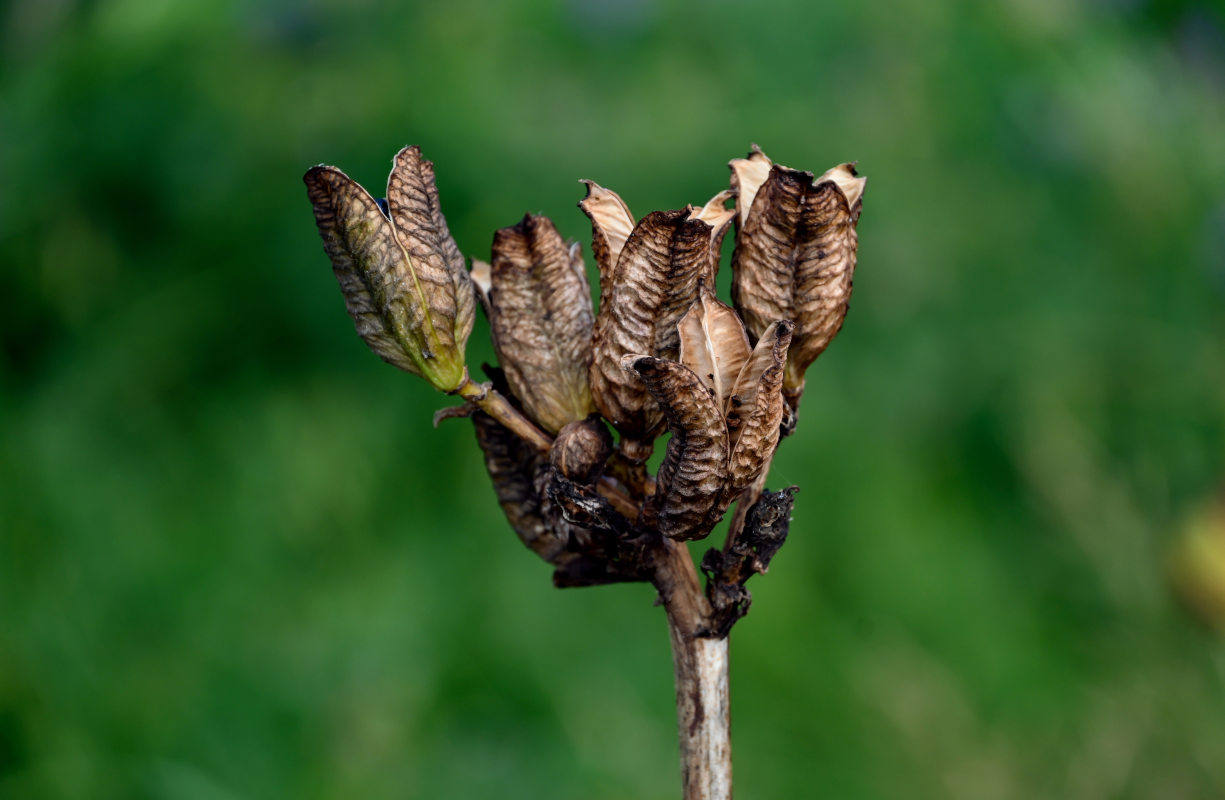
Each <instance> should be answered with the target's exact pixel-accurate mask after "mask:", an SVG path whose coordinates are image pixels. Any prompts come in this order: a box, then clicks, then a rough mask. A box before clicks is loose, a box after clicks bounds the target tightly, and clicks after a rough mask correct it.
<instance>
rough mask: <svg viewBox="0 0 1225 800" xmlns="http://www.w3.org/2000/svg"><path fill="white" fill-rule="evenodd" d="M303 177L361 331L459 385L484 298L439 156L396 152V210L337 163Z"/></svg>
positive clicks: (434, 380) (443, 385)
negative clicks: (457, 229) (449, 219)
mask: <svg viewBox="0 0 1225 800" xmlns="http://www.w3.org/2000/svg"><path fill="white" fill-rule="evenodd" d="M303 181H304V182H305V183H306V189H307V195H308V197H309V198H310V201H311V204H312V205H313V206H314V210H315V222H316V224H317V225H318V227H319V234H320V236H321V237H322V239H323V248H324V250H325V251H326V252H327V254H328V257H329V258H330V259H331V260H332V268H333V270H334V271H335V273H336V278H337V280H338V281H339V282H340V289H341V291H342V292H343V294H344V297H345V305H346V306H347V307H348V310H349V315H350V316H351V317H352V318H353V322H354V324H355V325H356V327H357V332H358V334H360V335H361V337H362V338H363V339H364V340H365V341H366V344H367V345H369V347H370V349H371V350H373V351H374V352H375V353H377V354H378V355H379V356H381V357H382V358H383V359H384V360H385V361H387V362H388V363H390V364H393V365H395V366H397V367H399V368H400V369H402V370H404V371H406V372H411V373H413V374H414V375H420V376H421V377H423V378H425V379H426V380H428V381H429V382H430V383H431V384H433V385H434V386H435V387H436V388H438V389H441V390H443V391H450V390H452V389H454V388H456V387H457V386H459V385H460V383H462V381H463V380H464V376H465V372H464V348H465V346H466V345H467V342H468V335H469V334H470V333H471V332H472V323H473V320H474V314H475V307H476V302H475V297H474V293H473V290H472V284H471V282H470V281H469V279H468V273H467V271H466V270H465V269H464V259H463V256H462V255H460V252H459V248H457V247H456V246H455V241H454V240H453V239H452V238H451V234H450V232H449V231H448V230H447V223H446V219H445V218H444V217H443V215H442V211H441V210H440V208H439V205H438V190H437V188H436V187H435V185H434V166H433V164H431V163H430V162H429V161H425V160H423V159H422V158H421V151H420V149H419V148H417V147H406V148H404V149H403V150H401V151H400V152H399V153H398V154H397V155H396V157H395V161H394V162H393V166H392V170H391V177H390V178H389V179H388V183H387V201H386V209H387V210H386V213H384V211H383V210H382V209H381V208H380V204H379V202H377V201H375V199H374V198H373V197H371V196H370V194H369V193H368V192H367V191H366V190H365V189H363V188H362V187H361V186H359V185H358V184H357V183H355V182H354V181H353V180H351V179H350V178H349V177H348V176H347V175H345V174H344V173H343V172H341V171H340V170H338V169H336V168H335V167H328V166H318V167H313V168H312V169H310V170H308V171H307V173H306V175H305V176H303Z"/></svg>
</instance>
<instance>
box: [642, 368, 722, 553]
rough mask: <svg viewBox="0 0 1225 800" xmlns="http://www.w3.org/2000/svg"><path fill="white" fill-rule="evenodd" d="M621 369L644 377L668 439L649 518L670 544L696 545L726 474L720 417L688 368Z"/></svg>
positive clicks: (710, 523)
mask: <svg viewBox="0 0 1225 800" xmlns="http://www.w3.org/2000/svg"><path fill="white" fill-rule="evenodd" d="M625 364H626V366H627V367H628V368H630V369H633V370H634V371H636V372H637V373H638V374H639V375H641V376H642V380H643V382H644V383H645V384H646V387H647V389H648V390H649V391H650V392H651V395H652V396H653V397H654V398H655V399H656V401H658V402H659V404H660V406H661V407H662V408H663V409H664V414H665V416H666V418H667V421H668V429H669V431H670V432H671V434H672V438H670V439H669V440H668V446H667V450H666V452H665V454H664V460H663V463H662V464H661V465H660V467H659V473H658V475H657V476H656V479H655V481H656V491H655V494H654V496H653V497H652V498H651V501H650V505H649V513H650V516H651V518H652V520H653V521H654V523H655V524H657V525H658V528H659V532H660V533H661V534H663V535H664V536H667V537H668V538H671V539H699V538H701V537H703V536H705V535H706V534H708V533H710V529H711V527H713V525H714V523H715V522H716V521H717V519H716V520H712V519H711V511H712V509H713V508H714V507H715V504H716V503H717V502H718V500H719V495H720V491H721V489H722V488H723V483H724V478H725V471H726V468H727V451H728V445H727V425H726V423H725V422H724V421H723V411H722V409H720V408H719V406H718V405H717V404H716V403H715V399H714V397H713V396H712V394H711V391H710V390H709V389H707V388H706V387H705V386H704V385H703V384H702V381H701V380H700V379H699V378H698V376H697V375H695V374H694V373H693V370H691V369H689V368H688V367H685V366H682V365H681V364H678V363H676V362H674V361H666V360H664V359H659V358H652V357H650V356H627V357H626V358H625Z"/></svg>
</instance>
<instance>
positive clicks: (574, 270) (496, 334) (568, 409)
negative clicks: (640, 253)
mask: <svg viewBox="0 0 1225 800" xmlns="http://www.w3.org/2000/svg"><path fill="white" fill-rule="evenodd" d="M488 310H489V321H490V329H491V330H492V333H493V343H494V347H495V348H496V350H497V352H498V360H499V361H500V362H501V365H502V368H503V369H504V370H505V372H506V380H507V381H508V382H509V384H510V388H511V391H512V392H513V393H514V395H515V397H517V398H519V400H520V402H521V403H522V404H523V409H524V411H526V412H527V413H528V416H530V417H531V418H532V419H534V420H536V422H538V423H540V425H542V426H543V427H544V428H546V429H548V430H549V431H550V432H556V431H558V430H559V429H561V427H562V426H563V425H566V424H567V423H570V422H575V421H578V420H582V419H584V418H586V416H587V415H588V414H590V413H591V412H592V411H594V410H595V406H594V405H593V404H592V401H591V390H590V389H589V388H588V386H587V371H588V368H589V366H590V363H591V327H592V322H593V317H594V315H593V313H592V310H591V290H590V289H589V288H588V286H587V272H586V269H585V268H584V266H583V259H582V256H581V255H580V254H579V249H578V245H577V244H574V245H572V246H571V245H567V244H566V242H564V241H563V240H562V238H561V234H559V233H558V232H557V228H555V227H554V226H553V223H552V222H551V221H550V220H549V219H548V217H537V216H532V215H530V214H529V215H527V216H525V217H524V218H523V220H522V221H521V222H519V224H517V225H512V226H511V227H509V228H503V229H501V230H500V231H498V232H497V233H496V234H494V237H493V260H492V262H491V264H490V288H489V292H488Z"/></svg>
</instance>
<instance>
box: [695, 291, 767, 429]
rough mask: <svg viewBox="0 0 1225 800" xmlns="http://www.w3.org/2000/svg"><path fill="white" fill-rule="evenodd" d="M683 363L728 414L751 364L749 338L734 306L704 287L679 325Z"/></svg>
mask: <svg viewBox="0 0 1225 800" xmlns="http://www.w3.org/2000/svg"><path fill="white" fill-rule="evenodd" d="M677 330H678V333H679V334H680V362H681V363H682V364H684V365H685V366H686V367H689V369H691V370H693V371H694V373H695V374H696V375H697V376H698V378H699V379H700V380H701V381H702V383H703V384H705V385H706V387H707V388H708V389H710V390H712V391H713V392H714V393H715V403H716V405H718V406H719V408H721V409H724V410H726V409H727V405H728V399H729V398H730V397H731V395H732V391H733V389H734V385H735V383H736V379H737V378H738V377H739V376H740V370H741V368H742V367H743V366H744V363H745V362H746V361H748V360H749V353H750V352H751V351H750V349H749V337H748V336H747V335H746V334H745V332H744V325H742V324H741V322H740V317H738V316H736V312H735V311H733V310H732V308H731V306H728V305H724V304H723V303H721V302H719V300H718V298H716V297H715V293H714V292H713V291H712V290H711V288H710V286H709V285H706V284H703V286H702V288H701V293H700V296H699V297H698V299H697V300H696V301H695V302H694V304H693V305H692V306H691V307H690V308H689V311H688V312H686V313H685V316H683V317H681V321H680V323H679V324H678V325H677Z"/></svg>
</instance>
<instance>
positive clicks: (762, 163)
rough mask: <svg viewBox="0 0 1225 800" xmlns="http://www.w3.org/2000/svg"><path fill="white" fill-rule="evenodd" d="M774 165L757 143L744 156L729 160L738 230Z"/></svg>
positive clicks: (742, 225) (741, 226) (746, 217)
mask: <svg viewBox="0 0 1225 800" xmlns="http://www.w3.org/2000/svg"><path fill="white" fill-rule="evenodd" d="M773 166H774V162H773V161H771V160H770V157H769V156H767V155H766V154H765V153H763V152H762V150H761V148H760V147H758V146H757V145H753V148H752V149H751V150H750V151H749V154H748V155H747V156H745V157H744V158H733V159H732V160H731V161H729V162H728V167H730V168H731V171H732V180H731V186H732V188H731V190H732V191H733V192H735V193H736V230H737V231H739V230H740V229H741V228H743V227H744V223H745V221H746V220H747V219H748V216H749V210H750V209H751V208H752V207H753V201H754V199H755V198H756V197H757V190H758V189H760V188H761V185H762V184H763V183H765V182H766V179H767V178H769V177H770V168H771V167H773Z"/></svg>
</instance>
